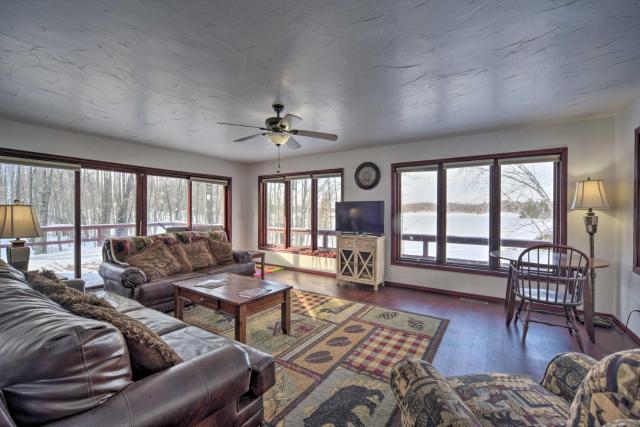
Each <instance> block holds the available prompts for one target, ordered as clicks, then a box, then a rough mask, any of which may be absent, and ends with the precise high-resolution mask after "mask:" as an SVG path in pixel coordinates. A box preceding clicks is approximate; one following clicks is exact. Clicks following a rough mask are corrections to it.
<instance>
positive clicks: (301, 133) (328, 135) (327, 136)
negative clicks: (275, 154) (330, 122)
mask: <svg viewBox="0 0 640 427" xmlns="http://www.w3.org/2000/svg"><path fill="white" fill-rule="evenodd" d="M289 133H290V134H292V135H298V136H306V137H308V138H317V139H326V140H327V141H337V140H338V135H334V134H332V133H324V132H314V131H311V130H302V129H291V130H290V131H289Z"/></svg>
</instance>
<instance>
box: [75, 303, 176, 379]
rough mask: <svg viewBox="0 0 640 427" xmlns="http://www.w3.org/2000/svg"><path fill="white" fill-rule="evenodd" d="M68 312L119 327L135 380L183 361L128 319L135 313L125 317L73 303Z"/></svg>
mask: <svg viewBox="0 0 640 427" xmlns="http://www.w3.org/2000/svg"><path fill="white" fill-rule="evenodd" d="M71 311H72V312H73V313H74V314H77V315H79V316H82V317H86V318H88V319H94V320H99V321H102V322H107V323H110V324H111V325H113V326H115V327H116V328H118V330H119V331H120V332H121V333H122V335H123V336H124V339H125V341H126V342H127V347H128V349H129V357H130V360H131V368H132V369H133V372H134V376H135V377H138V378H142V377H145V376H147V375H150V374H153V373H155V372H159V371H162V370H164V369H167V368H170V367H171V366H173V365H177V364H178V363H180V362H182V359H181V358H180V356H178V355H177V354H176V352H175V351H173V349H172V348H171V347H170V346H168V345H167V344H166V343H165V342H164V341H162V339H161V338H160V336H159V335H158V334H156V333H155V332H153V331H152V330H151V329H150V328H148V327H147V326H145V325H144V324H143V323H141V322H139V321H138V320H135V319H134V318H132V317H131V316H130V314H132V313H136V312H137V311H138V310H136V311H133V312H130V313H127V314H124V313H120V312H118V311H117V310H115V309H113V308H106V307H98V306H95V305H89V304H76V305H73V306H72V307H71Z"/></svg>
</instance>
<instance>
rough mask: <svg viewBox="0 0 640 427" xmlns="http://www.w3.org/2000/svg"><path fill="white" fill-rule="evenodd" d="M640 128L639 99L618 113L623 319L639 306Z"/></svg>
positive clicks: (638, 327)
mask: <svg viewBox="0 0 640 427" xmlns="http://www.w3.org/2000/svg"><path fill="white" fill-rule="evenodd" d="M637 127H640V98H638V99H637V100H636V101H635V102H634V103H633V104H632V105H631V106H629V108H626V109H624V110H622V111H620V112H619V113H618V114H617V115H616V126H615V162H616V173H615V175H616V209H615V215H616V223H617V226H618V227H617V233H616V237H617V254H618V270H619V280H620V281H619V290H618V298H617V301H616V302H617V307H616V308H617V310H616V311H615V312H614V313H615V314H616V316H617V317H618V319H621V320H622V321H623V322H624V321H625V320H626V319H627V316H628V315H629V312H630V311H631V310H632V309H640V275H638V274H636V273H634V272H633V194H634V188H633V181H634V129H635V128H637ZM630 328H631V330H632V331H634V332H635V333H636V334H638V335H640V314H637V313H636V314H634V315H632V318H631V322H630Z"/></svg>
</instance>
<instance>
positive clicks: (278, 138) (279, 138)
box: [267, 132, 289, 145]
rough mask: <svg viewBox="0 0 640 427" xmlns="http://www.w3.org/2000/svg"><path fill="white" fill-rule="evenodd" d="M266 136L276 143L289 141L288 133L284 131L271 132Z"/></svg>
mask: <svg viewBox="0 0 640 427" xmlns="http://www.w3.org/2000/svg"><path fill="white" fill-rule="evenodd" d="M267 137H268V138H269V139H270V140H271V142H272V143H274V144H276V145H283V144H286V143H287V141H289V135H288V134H286V133H280V132H272V133H270V134H268V135H267Z"/></svg>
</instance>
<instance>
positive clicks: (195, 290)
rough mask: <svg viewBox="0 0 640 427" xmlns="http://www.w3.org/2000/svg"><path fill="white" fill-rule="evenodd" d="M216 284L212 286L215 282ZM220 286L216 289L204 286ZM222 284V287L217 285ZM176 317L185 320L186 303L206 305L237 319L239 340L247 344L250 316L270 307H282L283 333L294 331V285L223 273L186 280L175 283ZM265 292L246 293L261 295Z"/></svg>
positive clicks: (237, 336)
mask: <svg viewBox="0 0 640 427" xmlns="http://www.w3.org/2000/svg"><path fill="white" fill-rule="evenodd" d="M212 282H213V283H212ZM205 283H208V285H207V286H217V287H214V288H209V287H203V286H202V285H203V284H205ZM218 285H220V286H218ZM173 286H174V291H173V297H174V303H175V308H174V315H175V317H176V318H178V319H182V316H183V314H182V310H183V307H184V300H188V301H191V302H192V303H194V304H199V305H203V306H205V307H207V308H210V309H212V310H220V311H222V312H224V313H227V314H230V315H232V316H234V317H235V328H236V341H240V342H242V343H246V341H247V317H248V316H250V315H252V314H254V313H257V312H259V311H262V310H266V309H267V308H271V307H274V306H277V305H280V310H281V314H282V322H281V323H282V332H284V333H285V334H288V333H289V330H290V329H291V296H290V292H289V291H290V290H291V286H289V285H282V284H280V283H276V282H269V281H266V280H260V279H255V278H253V277H246V276H239V275H237V274H230V273H222V274H214V275H211V276H203V277H198V278H194V279H188V280H183V281H180V282H176V283H174V284H173ZM257 290H262V291H263V293H260V294H259V295H258V294H245V293H252V292H258V291H257Z"/></svg>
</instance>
